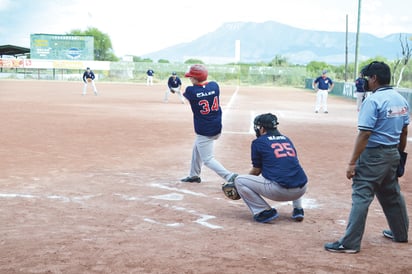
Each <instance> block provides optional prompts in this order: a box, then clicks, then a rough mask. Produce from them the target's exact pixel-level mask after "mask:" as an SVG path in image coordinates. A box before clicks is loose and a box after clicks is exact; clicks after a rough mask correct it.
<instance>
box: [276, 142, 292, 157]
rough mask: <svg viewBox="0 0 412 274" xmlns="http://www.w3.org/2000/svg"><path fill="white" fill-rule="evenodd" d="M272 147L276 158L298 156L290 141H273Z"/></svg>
mask: <svg viewBox="0 0 412 274" xmlns="http://www.w3.org/2000/svg"><path fill="white" fill-rule="evenodd" d="M271 147H272V148H273V149H274V150H273V153H274V154H275V157H276V158H282V157H296V151H295V150H294V149H293V147H291V144H290V143H273V144H272V145H271Z"/></svg>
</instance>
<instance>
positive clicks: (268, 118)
mask: <svg viewBox="0 0 412 274" xmlns="http://www.w3.org/2000/svg"><path fill="white" fill-rule="evenodd" d="M253 124H254V125H253V126H254V129H255V132H256V136H257V137H259V136H260V133H259V129H260V128H261V127H264V128H265V129H266V130H273V129H276V128H277V125H278V124H279V122H278V117H276V115H274V114H272V113H265V114H260V115H258V116H256V118H255V120H254V122H253Z"/></svg>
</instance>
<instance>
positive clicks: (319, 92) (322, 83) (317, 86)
mask: <svg viewBox="0 0 412 274" xmlns="http://www.w3.org/2000/svg"><path fill="white" fill-rule="evenodd" d="M327 73H328V71H327V70H323V71H322V75H321V76H319V77H318V78H316V79H315V80H314V81H313V84H312V87H313V89H314V90H315V91H316V104H315V113H318V112H319V111H320V108H321V107H322V108H323V112H324V113H328V94H329V92H330V91H332V89H333V86H334V85H335V84H334V83H333V81H332V79H330V78H329V77H327V76H326V74H327Z"/></svg>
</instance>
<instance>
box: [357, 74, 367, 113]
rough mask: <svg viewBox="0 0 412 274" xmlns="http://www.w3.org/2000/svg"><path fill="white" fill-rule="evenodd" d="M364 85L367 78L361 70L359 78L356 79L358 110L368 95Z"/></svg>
mask: <svg viewBox="0 0 412 274" xmlns="http://www.w3.org/2000/svg"><path fill="white" fill-rule="evenodd" d="M364 85H365V79H364V78H363V74H362V72H360V73H359V77H358V79H356V80H355V87H356V106H357V110H358V111H359V110H360V108H361V105H362V102H363V100H365V97H366V92H365V88H364Z"/></svg>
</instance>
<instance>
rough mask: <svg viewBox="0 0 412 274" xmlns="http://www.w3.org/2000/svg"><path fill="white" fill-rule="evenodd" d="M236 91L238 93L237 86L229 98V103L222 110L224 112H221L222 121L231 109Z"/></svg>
mask: <svg viewBox="0 0 412 274" xmlns="http://www.w3.org/2000/svg"><path fill="white" fill-rule="evenodd" d="M238 91H239V86H236V89H235V92H234V93H233V95H232V97H230V100H229V102H228V103H227V105H226V106H225V109H224V111H223V117H222V120H224V119H225V117H226V115H227V114H228V112H229V109H231V108H232V105H233V102H234V101H235V98H236V96H237V93H238Z"/></svg>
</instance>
